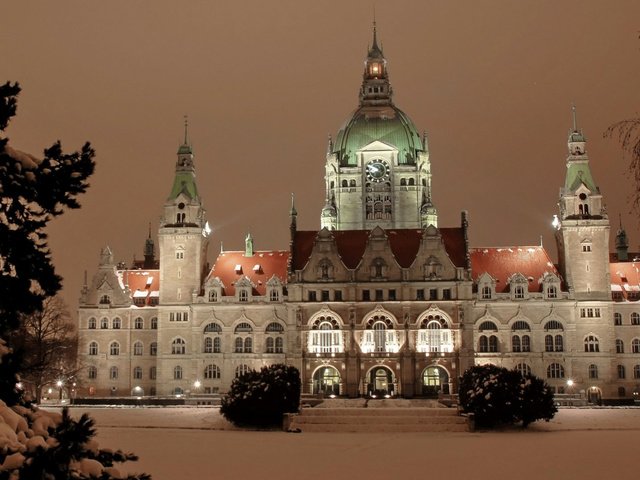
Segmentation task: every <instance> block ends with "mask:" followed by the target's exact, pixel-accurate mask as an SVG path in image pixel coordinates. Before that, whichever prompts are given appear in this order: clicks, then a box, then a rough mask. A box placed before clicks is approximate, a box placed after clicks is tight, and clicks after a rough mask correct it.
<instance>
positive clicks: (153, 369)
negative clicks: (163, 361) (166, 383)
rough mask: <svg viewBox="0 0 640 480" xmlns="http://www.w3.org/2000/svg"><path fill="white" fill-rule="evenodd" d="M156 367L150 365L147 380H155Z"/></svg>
mask: <svg viewBox="0 0 640 480" xmlns="http://www.w3.org/2000/svg"><path fill="white" fill-rule="evenodd" d="M156 372H157V370H156V367H150V368H149V380H155V379H156Z"/></svg>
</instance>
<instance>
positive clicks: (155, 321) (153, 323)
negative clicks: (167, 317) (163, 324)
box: [151, 317, 158, 330]
mask: <svg viewBox="0 0 640 480" xmlns="http://www.w3.org/2000/svg"><path fill="white" fill-rule="evenodd" d="M157 329H158V317H153V318H152V319H151V330H157Z"/></svg>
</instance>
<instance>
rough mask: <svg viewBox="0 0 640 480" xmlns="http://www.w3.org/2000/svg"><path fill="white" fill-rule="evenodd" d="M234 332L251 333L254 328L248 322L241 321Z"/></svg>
mask: <svg viewBox="0 0 640 480" xmlns="http://www.w3.org/2000/svg"><path fill="white" fill-rule="evenodd" d="M234 332H235V333H251V332H253V328H252V327H251V325H250V324H248V323H247V322H241V323H239V324H238V325H237V326H236V328H235V330H234Z"/></svg>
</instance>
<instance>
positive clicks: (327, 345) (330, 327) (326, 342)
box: [307, 315, 343, 353]
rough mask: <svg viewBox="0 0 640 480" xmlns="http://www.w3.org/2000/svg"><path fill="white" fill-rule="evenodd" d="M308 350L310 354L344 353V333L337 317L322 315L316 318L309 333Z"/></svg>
mask: <svg viewBox="0 0 640 480" xmlns="http://www.w3.org/2000/svg"><path fill="white" fill-rule="evenodd" d="M307 349H308V350H309V352H310V353H339V352H342V351H343V342H342V332H341V331H340V324H339V323H338V320H337V319H336V318H335V317H333V316H330V315H321V316H319V317H317V318H316V320H315V321H314V322H313V325H312V326H311V331H310V332H309V337H308V342H307Z"/></svg>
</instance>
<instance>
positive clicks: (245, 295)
mask: <svg viewBox="0 0 640 480" xmlns="http://www.w3.org/2000/svg"><path fill="white" fill-rule="evenodd" d="M221 297H222V294H221V292H218V290H209V296H208V299H209V301H210V302H219V301H220V299H221ZM237 297H238V301H239V302H248V301H249V298H250V295H249V289H248V288H238V291H237ZM268 297H269V301H270V302H279V301H280V289H278V288H270V289H269V292H268Z"/></svg>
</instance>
